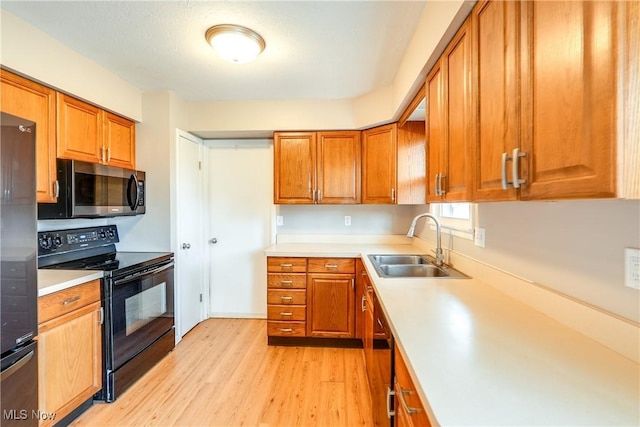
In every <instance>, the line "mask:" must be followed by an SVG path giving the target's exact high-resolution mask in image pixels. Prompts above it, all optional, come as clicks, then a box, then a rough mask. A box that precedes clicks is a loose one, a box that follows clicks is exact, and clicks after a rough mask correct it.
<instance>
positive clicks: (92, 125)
mask: <svg viewBox="0 0 640 427" xmlns="http://www.w3.org/2000/svg"><path fill="white" fill-rule="evenodd" d="M57 98H58V109H57V113H58V117H57V123H58V129H57V130H58V157H61V158H65V159H76V160H82V161H85V162H91V163H100V162H102V161H103V158H104V156H105V153H104V152H103V147H102V129H103V123H102V111H101V110H100V109H99V108H98V107H95V106H93V105H91V104H87V103H86V102H82V101H80V100H78V99H75V98H73V97H70V96H67V95H65V94H62V93H58V94H57Z"/></svg>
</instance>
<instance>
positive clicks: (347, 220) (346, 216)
mask: <svg viewBox="0 0 640 427" xmlns="http://www.w3.org/2000/svg"><path fill="white" fill-rule="evenodd" d="M344 225H345V226H347V227H350V226H351V217H350V216H349V215H345V217H344Z"/></svg>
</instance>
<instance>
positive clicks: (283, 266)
mask: <svg viewBox="0 0 640 427" xmlns="http://www.w3.org/2000/svg"><path fill="white" fill-rule="evenodd" d="M280 268H293V264H280Z"/></svg>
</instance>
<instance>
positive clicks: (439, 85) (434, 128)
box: [425, 60, 447, 201]
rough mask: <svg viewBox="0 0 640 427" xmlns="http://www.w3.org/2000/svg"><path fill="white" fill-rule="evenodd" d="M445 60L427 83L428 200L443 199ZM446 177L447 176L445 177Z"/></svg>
mask: <svg viewBox="0 0 640 427" xmlns="http://www.w3.org/2000/svg"><path fill="white" fill-rule="evenodd" d="M442 64H443V61H442V60H440V61H438V63H437V64H436V65H435V66H434V67H433V68H432V69H431V71H430V72H429V75H428V76H427V84H426V95H425V96H426V105H427V117H426V118H427V121H426V128H427V129H426V140H427V141H426V142H427V200H428V201H442V197H441V196H440V191H439V188H438V184H439V183H440V180H439V178H440V176H441V175H445V172H444V165H445V153H446V149H447V134H446V99H445V86H444V79H445V76H444V70H443V67H442ZM445 179H446V177H445Z"/></svg>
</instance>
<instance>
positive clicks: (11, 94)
mask: <svg viewBox="0 0 640 427" xmlns="http://www.w3.org/2000/svg"><path fill="white" fill-rule="evenodd" d="M0 81H1V86H0V92H1V93H2V96H0V110H2V111H3V112H5V113H9V114H12V115H14V116H18V117H22V118H24V119H27V120H31V121H33V122H35V123H36V171H37V178H36V197H37V201H38V202H40V203H47V202H49V203H50V202H55V201H56V199H57V180H56V130H55V129H56V128H55V126H56V92H55V91H54V90H53V89H51V88H48V87H46V86H43V85H41V84H39V83H36V82H33V81H31V80H28V79H25V78H23V77H20V76H18V75H16V74H13V73H10V72H8V71H6V70H0Z"/></svg>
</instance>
